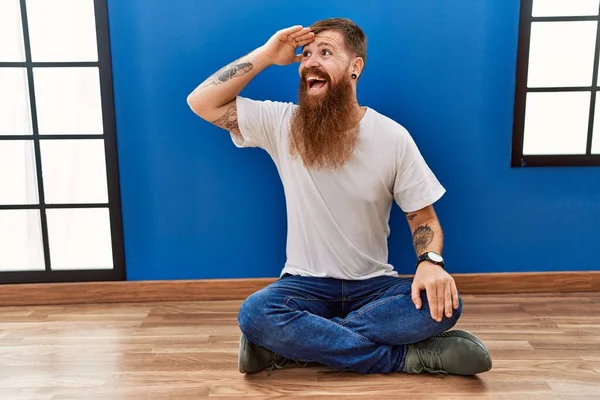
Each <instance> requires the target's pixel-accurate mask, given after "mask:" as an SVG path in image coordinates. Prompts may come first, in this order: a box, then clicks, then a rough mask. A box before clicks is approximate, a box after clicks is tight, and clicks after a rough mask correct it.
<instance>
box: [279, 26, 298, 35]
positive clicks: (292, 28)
mask: <svg viewBox="0 0 600 400" xmlns="http://www.w3.org/2000/svg"><path fill="white" fill-rule="evenodd" d="M302 29H303V28H302V25H294V26H290V27H289V28H285V29H280V30H279V31H278V32H277V33H279V34H282V35H286V36H289V35H292V34H294V33H296V32H299V31H301V30H302Z"/></svg>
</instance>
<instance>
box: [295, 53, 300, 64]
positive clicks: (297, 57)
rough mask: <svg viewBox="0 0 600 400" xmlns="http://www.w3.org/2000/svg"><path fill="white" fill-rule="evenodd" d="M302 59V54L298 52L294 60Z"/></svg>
mask: <svg viewBox="0 0 600 400" xmlns="http://www.w3.org/2000/svg"><path fill="white" fill-rule="evenodd" d="M301 61H302V54H298V55H296V56H294V62H301Z"/></svg>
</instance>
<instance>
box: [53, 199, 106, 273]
mask: <svg viewBox="0 0 600 400" xmlns="http://www.w3.org/2000/svg"><path fill="white" fill-rule="evenodd" d="M47 215H48V238H49V241H50V260H51V261H52V269H54V270H57V269H112V268H113V260H112V244H111V235H110V219H109V211H108V208H91V209H84V208H82V209H51V210H47Z"/></svg>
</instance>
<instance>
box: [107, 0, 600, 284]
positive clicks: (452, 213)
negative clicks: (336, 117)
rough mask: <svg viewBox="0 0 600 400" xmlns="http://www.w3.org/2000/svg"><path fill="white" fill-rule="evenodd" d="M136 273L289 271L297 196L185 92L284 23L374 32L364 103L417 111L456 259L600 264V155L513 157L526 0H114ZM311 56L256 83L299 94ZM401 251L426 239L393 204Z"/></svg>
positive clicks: (453, 264) (256, 93) (518, 264)
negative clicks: (568, 161)
mask: <svg viewBox="0 0 600 400" xmlns="http://www.w3.org/2000/svg"><path fill="white" fill-rule="evenodd" d="M108 3H109V17H110V32H111V45H112V57H113V73H114V85H115V103H116V117H117V138H118V150H119V162H120V171H121V185H122V188H121V192H122V206H123V218H124V221H123V222H124V230H125V232H124V233H125V253H126V263H127V276H128V279H130V280H140V279H193V278H245V277H273V276H277V275H278V274H279V271H280V269H281V267H282V265H283V263H284V261H285V236H286V221H285V204H284V197H283V191H282V186H281V183H280V182H279V179H278V176H277V172H276V170H275V167H274V165H273V163H272V162H271V160H270V159H269V157H268V156H267V154H266V153H264V152H263V151H262V150H260V149H243V150H240V149H236V148H235V147H234V146H233V144H232V143H231V141H230V139H229V136H228V134H227V133H226V132H225V131H221V130H220V129H218V128H215V127H212V126H210V125H209V124H208V123H206V122H204V121H202V120H200V119H199V118H197V117H196V116H195V115H193V113H192V112H191V111H190V110H189V108H188V106H187V104H186V96H187V94H188V93H189V92H190V91H191V90H192V89H193V88H194V87H195V86H196V85H197V84H199V83H200V82H201V81H202V80H204V79H205V78H206V77H207V76H208V75H210V74H212V73H213V72H214V71H216V70H217V69H218V68H220V67H221V66H223V65H224V64H226V63H228V62H230V61H233V60H235V59H236V58H238V57H240V56H242V55H244V54H245V53H247V52H249V51H251V50H253V49H254V48H256V47H258V46H260V45H261V44H263V43H264V41H266V40H267V39H268V38H269V36H270V35H271V34H273V33H274V32H275V31H276V30H278V29H280V28H283V27H286V26H290V25H295V24H303V25H309V24H311V23H312V22H313V21H315V20H318V19H321V18H325V17H330V16H345V17H348V18H351V19H353V20H355V21H356V22H357V23H358V24H359V25H361V26H362V27H363V29H364V30H365V31H366V33H367V35H368V40H369V49H368V61H367V66H366V70H365V75H363V77H362V78H361V82H360V84H359V100H360V102H361V103H362V104H365V105H369V106H370V107H373V108H375V109H377V110H378V111H380V112H382V113H384V114H386V115H388V116H390V117H391V118H394V119H395V120H397V121H398V122H400V123H401V124H403V125H404V126H406V127H407V128H408V129H409V130H410V132H411V133H412V135H413V137H414V138H415V140H416V142H417V144H418V145H419V147H420V149H421V151H422V153H423V154H424V156H425V158H426V160H427V161H428V163H429V164H430V165H431V167H432V168H433V170H434V172H435V173H436V174H437V176H438V177H439V179H440V180H441V182H442V183H443V184H444V186H445V187H446V188H447V190H448V193H447V194H446V196H445V197H444V198H443V199H442V200H441V201H440V202H439V203H438V204H437V207H436V209H437V211H438V214H439V217H440V219H441V221H442V224H443V227H444V230H445V239H446V240H445V243H446V248H445V252H444V254H445V256H446V258H447V260H448V268H449V270H451V271H453V272H455V273H466V272H512V271H555V270H598V269H600V258H598V257H596V256H594V250H595V249H597V248H598V247H599V244H600V237H599V235H598V233H597V228H598V227H599V226H600V168H537V169H534V168H531V169H511V168H510V167H509V164H510V152H511V137H512V116H513V95H514V82H515V65H516V48H517V34H518V12H519V11H518V10H519V5H518V3H519V1H518V0H455V1H451V2H450V1H447V0H427V1H407V0H403V1H398V0H372V1H371V2H370V5H367V2H363V1H360V2H359V1H356V2H349V1H347V0H340V1H316V0H307V1H304V2H302V4H301V5H299V3H298V2H284V1H280V0H252V1H240V0H220V1H197V0H177V1H171V0H127V1H121V0H109V2H108ZM296 68H297V66H296V65H294V66H288V67H273V68H271V69H269V70H267V71H265V72H263V73H262V74H261V75H259V77H257V78H256V79H255V80H254V81H253V82H251V84H250V85H249V86H248V87H247V88H246V89H245V91H244V92H243V93H242V94H243V95H245V96H249V97H253V98H257V99H273V100H284V101H294V100H295V99H296V88H297V83H298V77H297V70H296ZM391 227H392V236H391V237H390V261H391V262H392V263H393V264H395V265H396V267H397V269H398V270H400V271H401V272H409V273H410V272H412V268H413V267H412V266H413V260H414V255H413V250H412V246H411V240H410V236H409V232H408V227H407V225H406V222H405V221H404V219H403V216H402V214H401V213H400V212H399V209H398V208H397V207H396V206H395V207H394V210H393V212H392V220H391Z"/></svg>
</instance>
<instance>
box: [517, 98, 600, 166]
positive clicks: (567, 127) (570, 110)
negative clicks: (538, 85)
mask: <svg viewBox="0 0 600 400" xmlns="http://www.w3.org/2000/svg"><path fill="white" fill-rule="evenodd" d="M590 97H591V93H589V92H563V93H528V94H527V100H526V112H525V134H524V140H523V154H529V155H532V154H585V150H586V145H587V131H588V120H589V116H590V114H589V113H590Z"/></svg>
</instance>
